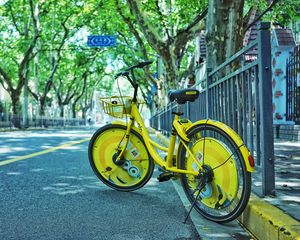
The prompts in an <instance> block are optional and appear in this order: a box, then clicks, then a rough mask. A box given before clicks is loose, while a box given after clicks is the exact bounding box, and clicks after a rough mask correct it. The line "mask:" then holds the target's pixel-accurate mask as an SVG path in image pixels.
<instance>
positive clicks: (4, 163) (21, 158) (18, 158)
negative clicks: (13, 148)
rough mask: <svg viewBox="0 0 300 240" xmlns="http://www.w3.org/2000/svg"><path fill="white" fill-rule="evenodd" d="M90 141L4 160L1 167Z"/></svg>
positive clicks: (71, 143)
mask: <svg viewBox="0 0 300 240" xmlns="http://www.w3.org/2000/svg"><path fill="white" fill-rule="evenodd" d="M89 140H90V138H85V139H82V140H79V141H75V142H70V143H66V144H63V145H59V146H56V147H53V148H49V149H47V150H43V151H40V152H36V153H32V154H28V155H25V156H21V157H16V158H13V159H7V160H4V161H0V166H4V165H7V164H10V163H14V162H18V161H21V160H24V159H28V158H31V157H35V156H39V155H43V154H46V153H49V152H54V151H56V150H59V149H62V148H66V147H70V146H73V145H76V144H79V143H83V142H86V141H89Z"/></svg>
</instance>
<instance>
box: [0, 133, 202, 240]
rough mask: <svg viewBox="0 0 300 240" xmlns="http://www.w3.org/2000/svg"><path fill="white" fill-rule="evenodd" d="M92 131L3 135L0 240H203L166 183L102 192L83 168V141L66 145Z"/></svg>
mask: <svg viewBox="0 0 300 240" xmlns="http://www.w3.org/2000/svg"><path fill="white" fill-rule="evenodd" d="M91 133H92V131H88V132H87V131H79V130H74V131H59V130H53V131H32V132H30V131H26V132H6V133H0V239H51V240H53V239H109V240H110V239H111V240H114V239H115V240H120V239H121V240H127V239H128V240H135V239H136V240H142V239H147V240H148V239H168V240H169V239H178V240H184V239H193V240H194V239H200V237H199V235H198V233H197V231H196V229H195V227H194V225H193V224H192V223H191V222H190V221H189V222H188V223H187V224H183V223H182V221H183V219H184V216H185V214H186V210H185V208H184V206H183V205H182V203H181V201H180V198H179V196H178V195H177V194H176V191H175V190H174V186H173V184H172V183H171V182H165V183H161V184H159V183H158V182H157V181H156V179H155V178H153V179H151V180H150V182H149V183H148V184H147V185H146V186H145V187H144V188H143V189H140V190H138V191H136V192H133V193H122V192H118V191H114V190H111V189H109V188H107V187H105V186H104V185H103V184H102V183H101V182H100V181H99V180H98V179H97V178H96V177H95V176H94V174H93V172H92V170H91V168H90V166H89V164H88V158H87V145H88V141H83V142H81V143H78V142H77V144H74V145H68V144H67V143H69V142H73V141H78V140H81V139H86V138H87V137H90V136H91ZM62 144H63V145H64V146H63V147H62V148H53V147H55V146H58V145H62ZM41 151H43V152H42V153H41V154H40V155H37V154H35V153H36V152H41ZM29 154H30V155H29ZM25 155H27V156H28V155H29V156H28V158H25V159H24V158H22V157H20V156H25ZM7 160H8V161H7ZM156 174H157V173H156Z"/></svg>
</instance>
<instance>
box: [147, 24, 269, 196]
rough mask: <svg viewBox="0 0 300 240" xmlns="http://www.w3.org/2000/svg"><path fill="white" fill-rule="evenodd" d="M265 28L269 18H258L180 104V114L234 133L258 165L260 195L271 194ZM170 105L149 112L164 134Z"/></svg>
mask: <svg viewBox="0 0 300 240" xmlns="http://www.w3.org/2000/svg"><path fill="white" fill-rule="evenodd" d="M269 28H270V24H269V23H261V24H260V26H259V33H258V38H257V39H256V40H255V41H253V42H251V43H250V44H249V45H248V46H246V47H244V48H243V49H241V50H240V51H239V52H237V53H236V54H235V55H233V56H232V57H230V58H229V59H228V60H227V61H226V62H224V63H223V64H221V65H220V66H218V67H217V68H216V69H214V70H213V71H210V69H208V71H207V77H206V80H205V82H204V84H203V85H204V89H202V90H201V91H200V96H199V98H198V99H197V101H195V102H193V103H188V104H186V105H185V106H184V107H183V108H184V111H183V112H184V115H185V116H186V117H188V118H190V120H191V121H193V122H194V121H197V120H199V119H205V118H210V119H215V120H219V121H222V122H224V123H226V124H227V125H229V126H230V127H231V128H233V129H234V130H235V131H236V132H238V133H239V135H240V136H241V137H242V138H243V140H244V142H245V144H246V145H247V147H248V148H249V149H250V151H251V152H252V153H253V154H254V155H255V159H256V163H257V165H258V166H259V167H260V168H261V172H262V193H263V194H264V195H274V194H275V175H274V139H273V119H272V72H271V41H270V31H269ZM247 59H251V60H247ZM237 61H238V62H239V63H240V65H239V67H238V69H236V70H231V71H229V73H228V69H229V68H231V64H232V63H234V62H235V63H236V62H237ZM225 72H227V74H226V75H224V73H225ZM173 108H174V105H168V106H167V107H166V109H165V110H164V111H161V112H159V113H157V114H156V115H155V116H153V117H152V118H151V120H150V124H151V126H152V127H154V128H156V129H158V130H160V131H162V132H164V133H170V131H171V127H172V126H171V122H172V109H173Z"/></svg>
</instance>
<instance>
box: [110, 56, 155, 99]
mask: <svg viewBox="0 0 300 240" xmlns="http://www.w3.org/2000/svg"><path fill="white" fill-rule="evenodd" d="M151 63H153V61H145V62H140V63H138V64H136V65H134V66H131V67H129V68H127V69H125V70H124V71H122V72H120V73H118V74H117V75H116V76H115V79H117V78H118V77H120V76H125V77H126V78H127V79H128V81H129V82H130V84H131V85H132V87H133V88H134V94H133V98H132V101H133V102H136V96H137V90H138V87H139V85H138V84H137V83H136V82H135V80H134V78H133V79H132V78H130V76H129V71H130V72H131V74H132V75H133V69H135V68H143V67H145V66H147V65H150V64H151Z"/></svg>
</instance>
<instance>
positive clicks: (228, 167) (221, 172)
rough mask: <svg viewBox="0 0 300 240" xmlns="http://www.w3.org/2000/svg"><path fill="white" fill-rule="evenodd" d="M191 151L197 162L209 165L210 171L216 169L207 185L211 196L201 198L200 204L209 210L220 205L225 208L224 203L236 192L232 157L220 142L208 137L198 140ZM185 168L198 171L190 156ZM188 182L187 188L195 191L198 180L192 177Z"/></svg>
mask: <svg viewBox="0 0 300 240" xmlns="http://www.w3.org/2000/svg"><path fill="white" fill-rule="evenodd" d="M204 141H205V142H204ZM204 147H205V149H204ZM191 151H192V153H193V154H194V156H196V158H197V160H198V161H199V162H201V163H202V164H203V163H204V164H205V165H209V166H210V167H211V168H212V169H214V168H216V169H214V170H213V172H214V178H213V180H212V182H211V183H209V188H210V191H211V194H209V196H208V197H206V198H202V200H201V202H202V203H203V204H205V205H206V206H208V207H211V208H219V207H221V206H222V205H223V206H225V203H226V202H228V201H229V202H231V201H232V200H233V199H234V198H235V197H236V194H237V191H238V174H237V169H236V163H235V159H234V155H233V154H232V153H231V152H230V150H229V149H228V148H227V147H226V146H225V145H224V144H223V143H222V142H220V141H218V140H217V139H214V138H210V137H206V138H205V139H204V138H202V139H200V140H198V141H197V142H196V143H195V144H194V145H193V146H192V148H191ZM203 155H204V157H203ZM187 168H188V169H193V170H196V171H198V170H199V169H198V166H197V164H196V163H195V162H194V161H193V159H192V157H190V156H189V157H188V158H187ZM188 180H189V186H190V187H191V188H192V189H196V187H197V184H198V180H196V179H195V177H194V176H188Z"/></svg>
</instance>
